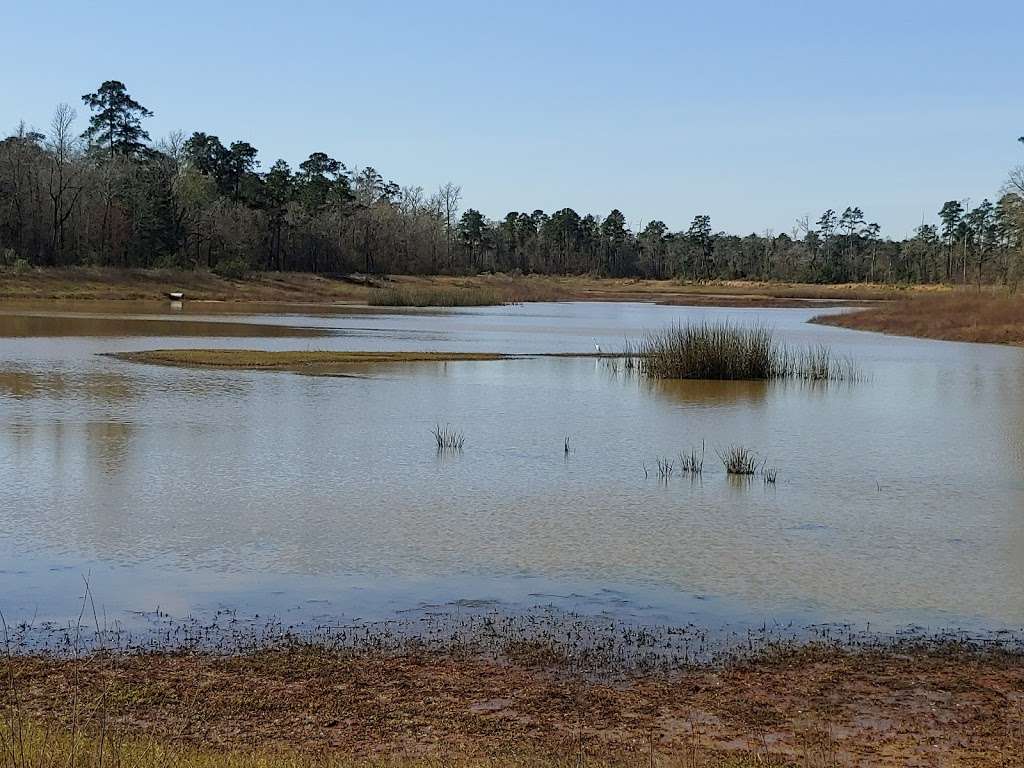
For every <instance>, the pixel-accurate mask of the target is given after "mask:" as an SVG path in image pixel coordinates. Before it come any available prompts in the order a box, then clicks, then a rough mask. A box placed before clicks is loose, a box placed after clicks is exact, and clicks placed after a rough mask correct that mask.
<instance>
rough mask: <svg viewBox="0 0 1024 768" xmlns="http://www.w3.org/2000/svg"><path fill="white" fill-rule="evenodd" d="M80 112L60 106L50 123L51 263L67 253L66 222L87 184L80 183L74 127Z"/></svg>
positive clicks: (77, 147) (48, 145)
mask: <svg viewBox="0 0 1024 768" xmlns="http://www.w3.org/2000/svg"><path fill="white" fill-rule="evenodd" d="M77 116H78V113H77V112H75V110H74V109H73V108H71V107H70V106H69V105H67V104H59V105H58V106H57V109H56V110H55V111H54V113H53V119H52V120H51V121H50V136H49V139H48V141H47V149H48V150H49V159H50V162H49V181H48V184H47V192H48V193H49V196H50V206H51V207H50V211H51V222H50V224H51V232H50V261H51V263H54V264H55V263H59V262H60V261H61V257H62V255H63V252H64V242H65V237H64V230H65V224H66V223H67V220H68V219H69V218H70V217H71V214H72V213H73V212H74V210H75V205H76V204H77V203H78V198H79V196H80V195H81V194H82V190H83V189H84V185H83V184H80V183H79V178H80V176H81V174H82V168H81V164H80V163H79V139H78V138H77V137H76V135H75V133H74V131H72V129H71V126H72V125H74V122H75V118H76V117H77Z"/></svg>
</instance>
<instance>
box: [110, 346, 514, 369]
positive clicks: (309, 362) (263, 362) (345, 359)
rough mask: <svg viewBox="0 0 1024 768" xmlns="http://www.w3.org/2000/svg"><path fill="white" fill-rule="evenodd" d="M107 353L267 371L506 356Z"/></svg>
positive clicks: (201, 351)
mask: <svg viewBox="0 0 1024 768" xmlns="http://www.w3.org/2000/svg"><path fill="white" fill-rule="evenodd" d="M110 356H111V357H116V358H117V359H119V360H129V361H131V362H135V363H153V364H157V365H181V366H198V367H204V368H236V369H242V370H266V371H296V370H307V369H316V370H327V369H331V368H337V367H345V366H353V365H379V364H383V363H439V362H457V361H478V360H505V359H508V357H509V356H507V355H503V354H499V353H489V352H330V351H325V350H319V351H318V350H288V351H278V352H267V351H262V350H257V349H152V350H146V351H143V352H115V353H113V354H111V355H110Z"/></svg>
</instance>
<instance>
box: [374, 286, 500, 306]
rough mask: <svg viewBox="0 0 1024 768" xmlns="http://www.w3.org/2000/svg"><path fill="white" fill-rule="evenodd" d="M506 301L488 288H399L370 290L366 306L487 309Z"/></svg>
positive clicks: (498, 293)
mask: <svg viewBox="0 0 1024 768" xmlns="http://www.w3.org/2000/svg"><path fill="white" fill-rule="evenodd" d="M508 301H509V299H508V297H506V296H505V295H503V294H502V293H500V292H499V291H496V290H494V289H493V288H489V287H472V288H455V287H451V286H403V287H399V288H377V289H374V290H373V291H371V292H370V297H369V300H368V303H369V304H370V306H374V307H490V306H496V305H499V304H506V303H508Z"/></svg>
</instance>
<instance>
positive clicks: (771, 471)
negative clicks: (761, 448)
mask: <svg viewBox="0 0 1024 768" xmlns="http://www.w3.org/2000/svg"><path fill="white" fill-rule="evenodd" d="M778 475H779V470H778V468H777V467H769V466H767V462H765V463H764V464H762V465H761V479H762V480H764V482H765V485H775V479H776V478H777V477H778Z"/></svg>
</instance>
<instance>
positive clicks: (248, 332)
mask: <svg viewBox="0 0 1024 768" xmlns="http://www.w3.org/2000/svg"><path fill="white" fill-rule="evenodd" d="M326 334H327V331H325V330H324V329H321V328H299V327H293V326H288V325H276V324H269V323H268V324H265V325H260V324H257V323H242V322H231V321H220V320H216V321H214V320H193V319H188V320H186V319H181V320H172V319H167V318H158V317H144V316H139V317H124V316H117V315H106V316H105V315H87V314H57V315H24V314H12V313H10V312H3V313H0V337H6V338H45V337H80V336H91V337H97V336H99V337H102V336H114V337H124V336H178V337H180V336H200V337H227V338H232V337H243V338H263V337H268V336H270V337H274V336H277V337H296V336H323V335H326Z"/></svg>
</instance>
